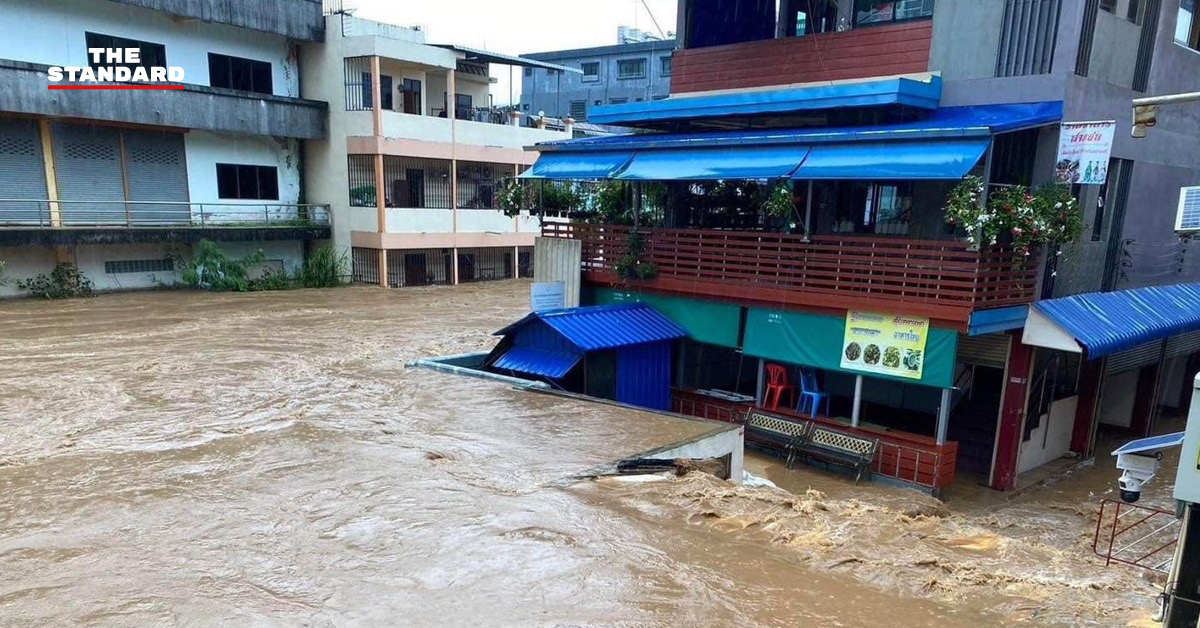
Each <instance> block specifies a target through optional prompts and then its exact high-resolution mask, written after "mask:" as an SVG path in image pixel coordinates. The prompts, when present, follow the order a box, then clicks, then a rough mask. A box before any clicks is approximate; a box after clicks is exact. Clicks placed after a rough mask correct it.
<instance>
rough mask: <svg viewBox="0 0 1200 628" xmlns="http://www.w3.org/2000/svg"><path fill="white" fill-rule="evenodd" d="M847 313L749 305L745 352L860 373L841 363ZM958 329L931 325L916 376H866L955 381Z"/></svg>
mask: <svg viewBox="0 0 1200 628" xmlns="http://www.w3.org/2000/svg"><path fill="white" fill-rule="evenodd" d="M845 337H846V317H844V316H824V315H821V314H808V313H805V312H785V311H780V310H765V309H759V308H750V310H749V313H748V316H747V318H746V346H745V352H746V355H752V356H755V357H759V358H765V359H768V360H779V361H780V362H789V363H792V364H799V365H801V366H811V367H813V368H817V369H822V370H827V371H841V372H844V373H851V374H854V375H859V374H861V372H859V371H856V370H853V369H847V368H843V367H842V362H843V361H844V360H845V356H844V352H845V347H844V346H843V341H844V339H845ZM957 348H958V334H957V333H956V332H954V331H951V330H948V329H930V330H929V331H928V336H927V338H926V339H925V356H924V361H923V362H924V363H923V365H922V369H921V377H920V379H905V378H900V377H895V376H891V375H885V374H872V375H870V377H879V378H882V379H892V380H896V381H902V382H908V383H914V384H922V385H925V386H934V387H937V388H951V387H953V386H954V362H955V352H956V351H957Z"/></svg>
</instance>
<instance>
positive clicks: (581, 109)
mask: <svg viewBox="0 0 1200 628" xmlns="http://www.w3.org/2000/svg"><path fill="white" fill-rule="evenodd" d="M570 115H571V117H572V118H575V119H576V120H579V121H581V122H582V121H584V120H586V119H587V101H586V100H572V101H571V113H570Z"/></svg>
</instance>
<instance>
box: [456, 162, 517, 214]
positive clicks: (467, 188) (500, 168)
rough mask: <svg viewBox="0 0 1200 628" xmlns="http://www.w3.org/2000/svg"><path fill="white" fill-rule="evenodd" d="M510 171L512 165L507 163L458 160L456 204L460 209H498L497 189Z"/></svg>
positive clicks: (509, 174)
mask: <svg viewBox="0 0 1200 628" xmlns="http://www.w3.org/2000/svg"><path fill="white" fill-rule="evenodd" d="M512 172H513V171H512V166H508V165H500V164H489V163H481V162H477V161H460V162H458V206H459V207H460V208H461V209H500V198H499V195H498V194H497V191H498V190H499V189H500V183H501V182H502V181H503V180H504V178H505V177H508V176H512Z"/></svg>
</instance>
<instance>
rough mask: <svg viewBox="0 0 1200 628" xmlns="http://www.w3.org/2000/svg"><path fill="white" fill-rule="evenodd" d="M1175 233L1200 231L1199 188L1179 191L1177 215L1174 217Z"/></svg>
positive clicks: (1193, 187) (1194, 187) (1187, 188)
mask: <svg viewBox="0 0 1200 628" xmlns="http://www.w3.org/2000/svg"><path fill="white" fill-rule="evenodd" d="M1175 231H1176V233H1195V232H1197V231H1200V186H1191V187H1183V188H1180V189H1179V213H1177V214H1176V215H1175Z"/></svg>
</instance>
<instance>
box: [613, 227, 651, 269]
mask: <svg viewBox="0 0 1200 628" xmlns="http://www.w3.org/2000/svg"><path fill="white" fill-rule="evenodd" d="M616 271H617V276H618V277H620V278H621V279H627V280H628V279H653V278H654V277H655V276H656V275H658V266H655V265H654V262H651V261H650V260H648V259H646V240H645V239H644V238H643V237H642V235H641V234H640V233H638V232H636V231H630V232H629V239H628V240H627V241H626V247H625V254H624V255H622V256H621V257H620V259H618V260H617V264H616Z"/></svg>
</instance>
